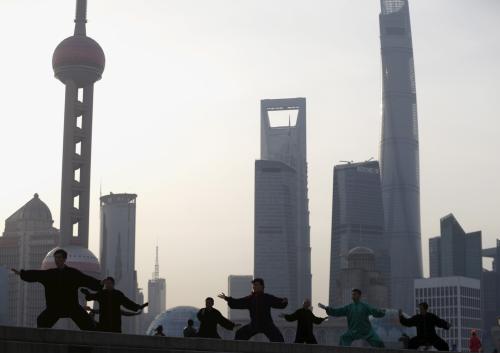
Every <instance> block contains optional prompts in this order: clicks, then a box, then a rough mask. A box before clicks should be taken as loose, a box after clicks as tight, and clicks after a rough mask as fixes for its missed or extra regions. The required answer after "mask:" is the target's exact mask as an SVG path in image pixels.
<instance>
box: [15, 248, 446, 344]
mask: <svg viewBox="0 0 500 353" xmlns="http://www.w3.org/2000/svg"><path fill="white" fill-rule="evenodd" d="M67 256H68V254H67V253H66V251H64V250H63V249H58V250H57V251H56V252H55V253H54V261H55V264H56V267H55V268H53V269H48V270H28V271H25V270H21V271H18V270H16V269H12V271H13V272H14V273H15V274H16V275H19V276H20V277H21V279H22V280H24V281H27V282H39V283H41V284H42V285H43V286H44V288H45V300H46V309H45V310H44V311H42V313H41V314H40V315H39V316H38V319H37V326H38V327H41V328H49V327H52V326H54V325H55V323H56V322H57V321H58V320H59V319H60V318H70V319H72V320H73V321H74V322H75V323H76V325H77V326H78V327H79V328H80V329H81V330H98V331H104V332H121V316H122V315H123V316H130V315H137V314H140V312H141V310H142V309H143V308H144V307H146V306H147V305H148V303H145V304H142V305H139V304H137V303H134V302H133V301H132V300H130V299H128V298H127V297H126V296H125V295H124V294H123V293H122V292H121V291H119V290H117V289H115V288H114V285H115V283H114V280H113V278H112V277H107V278H105V279H104V280H102V281H99V280H97V279H95V278H93V277H90V276H87V275H85V274H83V273H82V272H80V271H79V270H77V269H75V268H72V267H69V266H67V265H66V259H67ZM80 288H81V290H80V291H81V292H82V293H83V294H84V295H85V298H86V300H89V301H92V300H93V301H97V302H98V303H99V309H98V310H93V309H90V308H88V307H87V308H86V309H87V310H86V309H84V308H83V307H82V306H81V305H80V303H79V302H78V290H79V289H80ZM87 288H88V289H91V290H92V291H93V292H90V291H89V290H88V289H87ZM264 288H265V286H264V280H263V279H262V278H255V279H254V280H253V281H252V289H253V290H252V292H251V293H250V295H248V296H246V297H243V298H232V297H228V296H226V295H225V294H224V293H221V294H220V295H219V296H218V297H219V298H221V299H223V300H225V301H226V302H227V304H228V306H229V307H230V308H231V309H246V310H248V311H249V313H250V323H249V324H247V325H244V326H241V327H239V328H238V330H237V331H236V334H235V339H236V340H248V339H250V338H251V337H253V336H255V335H256V334H259V333H261V334H264V335H265V336H266V337H267V338H268V339H269V340H270V341H271V342H284V339H283V335H282V334H281V332H280V330H279V329H278V327H276V325H275V324H274V322H273V318H272V316H271V309H284V308H286V307H287V305H288V299H287V298H278V297H275V296H274V295H271V294H268V293H265V291H264ZM122 306H123V307H124V308H126V309H128V310H131V311H124V310H122V308H121V307H122ZM318 307H319V308H321V309H324V310H325V312H326V314H327V315H329V316H333V317H343V316H345V317H346V318H347V326H348V330H347V332H345V333H344V334H343V335H342V336H341V337H340V342H339V344H340V345H341V346H350V345H351V344H352V342H353V341H355V340H365V341H367V342H368V343H369V344H370V345H371V346H373V347H384V343H383V342H382V340H381V339H380V338H379V336H378V335H377V333H376V332H375V331H374V330H373V328H372V326H371V323H370V320H369V317H370V316H373V317H376V318H379V317H383V316H385V310H384V309H376V308H373V307H371V306H370V305H368V304H367V303H364V302H362V301H361V291H360V290H359V289H353V290H352V303H351V304H349V305H346V306H344V307H341V308H332V307H329V306H326V305H323V304H321V303H319V304H318ZM87 311H89V312H90V314H89V313H87ZM419 311H420V313H419V314H417V315H415V316H412V317H410V318H406V317H405V316H404V315H403V313H402V311H401V310H400V311H399V320H400V322H401V324H402V325H403V326H408V327H412V326H415V327H416V328H417V336H415V337H413V338H411V339H410V340H409V342H408V348H409V349H418V348H419V347H420V346H434V347H435V348H436V349H437V350H440V351H449V347H448V344H447V343H446V342H445V341H444V340H443V339H441V338H440V337H439V336H438V335H437V333H436V329H435V328H436V327H440V328H443V329H446V330H448V329H449V328H450V324H449V323H448V322H446V321H444V320H442V319H440V318H439V317H438V316H437V315H435V314H433V313H430V312H428V305H427V303H420V305H419ZM95 314H99V321H98V322H96V321H95V320H94V319H93V316H92V315H95ZM280 316H281V317H283V318H284V319H285V320H287V321H297V332H296V336H295V343H309V344H315V343H317V342H316V338H315V337H314V332H313V326H314V324H321V323H322V322H323V321H325V320H327V317H317V316H315V315H314V314H313V313H312V310H311V301H310V300H309V299H306V300H304V303H303V306H302V308H300V309H298V310H296V311H295V312H294V313H292V314H282V315H280ZM197 317H198V320H199V321H200V328H199V330H198V332H197V333H195V332H193V333H192V336H196V337H204V338H220V336H219V334H218V332H217V326H218V325H220V326H222V327H223V328H225V329H228V330H233V329H234V328H236V327H238V326H240V325H239V324H236V323H234V322H232V321H230V320H228V319H226V318H225V317H224V316H223V315H222V314H221V313H220V311H218V310H217V309H215V308H214V299H213V298H211V297H209V298H206V300H205V307H204V308H203V309H201V310H200V311H199V312H198V314H197ZM157 335H160V336H162V335H164V333H163V331H162V330H161V333H160V332H157Z"/></svg>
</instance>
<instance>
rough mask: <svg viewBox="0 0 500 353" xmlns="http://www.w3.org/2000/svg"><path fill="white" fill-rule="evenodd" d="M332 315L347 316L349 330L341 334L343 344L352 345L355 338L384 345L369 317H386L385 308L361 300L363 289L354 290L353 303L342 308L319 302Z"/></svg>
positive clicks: (374, 344)
mask: <svg viewBox="0 0 500 353" xmlns="http://www.w3.org/2000/svg"><path fill="white" fill-rule="evenodd" d="M318 306H319V307H320V308H322V309H325V311H326V313H327V314H328V315H330V316H346V317H347V328H348V330H347V332H346V333H344V334H343V335H342V336H340V343H339V344H340V345H341V346H347V347H348V346H350V345H351V344H352V342H353V341H355V340H361V339H363V340H366V341H367V342H368V343H369V344H370V346H372V347H381V348H382V347H384V342H382V340H381V339H380V337H379V336H378V335H377V333H376V332H375V331H374V330H373V328H372V325H371V324H370V320H369V317H370V315H371V316H373V317H384V316H385V310H383V309H375V308H372V307H371V306H370V305H368V304H366V303H363V302H362V301H361V291H360V290H359V289H353V290H352V303H351V304H349V305H346V306H344V307H342V308H331V307H329V306H325V305H323V304H321V303H320V304H318Z"/></svg>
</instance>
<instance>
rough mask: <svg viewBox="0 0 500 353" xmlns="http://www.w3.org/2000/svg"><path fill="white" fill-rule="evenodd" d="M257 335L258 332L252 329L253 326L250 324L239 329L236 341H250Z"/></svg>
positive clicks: (235, 337)
mask: <svg viewBox="0 0 500 353" xmlns="http://www.w3.org/2000/svg"><path fill="white" fill-rule="evenodd" d="M257 333H258V332H257V331H256V330H255V329H254V328H253V327H252V325H250V324H248V325H245V326H242V327H241V328H239V329H238V331H236V334H235V336H234V339H235V340H238V341H248V340H249V339H250V338H252V337H253V336H254V335H256V334H257Z"/></svg>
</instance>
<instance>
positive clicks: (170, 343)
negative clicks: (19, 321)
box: [0, 326, 401, 353]
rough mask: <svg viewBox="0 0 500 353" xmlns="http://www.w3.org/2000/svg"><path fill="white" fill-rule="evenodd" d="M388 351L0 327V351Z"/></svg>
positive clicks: (290, 352) (54, 352)
mask: <svg viewBox="0 0 500 353" xmlns="http://www.w3.org/2000/svg"><path fill="white" fill-rule="evenodd" d="M374 351H378V352H384V353H390V352H393V353H395V352H401V351H398V350H390V349H380V350H378V349H374V348H355V347H352V348H351V347H349V348H346V347H333V346H320V345H317V346H312V345H302V344H284V343H261V342H243V341H225V340H212V339H202V338H176V337H151V336H138V335H125V334H115V333H100V332H82V331H65V330H56V329H34V328H22V327H9V326H0V352H1V353H153V352H169V353H205V352H206V353H212V352H217V353H240V352H241V353H257V352H259V353H260V352H262V353H341V352H344V353H345V352H348V353H369V352H371V353H373V352H374Z"/></svg>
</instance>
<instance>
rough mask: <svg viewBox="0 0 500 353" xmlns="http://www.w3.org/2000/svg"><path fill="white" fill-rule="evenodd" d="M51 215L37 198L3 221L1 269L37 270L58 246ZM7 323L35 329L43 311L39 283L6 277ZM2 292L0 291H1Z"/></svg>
mask: <svg viewBox="0 0 500 353" xmlns="http://www.w3.org/2000/svg"><path fill="white" fill-rule="evenodd" d="M53 223H54V221H53V220H52V213H51V212H50V209H49V208H48V207H47V205H46V204H45V203H44V202H43V201H42V200H40V197H39V196H38V194H35V195H34V196H33V198H32V199H31V200H30V201H28V202H27V203H26V204H25V205H24V206H23V207H21V208H20V209H18V210H17V211H16V212H14V213H13V214H12V215H11V216H10V217H9V218H7V220H6V221H5V230H4V233H3V236H2V237H0V266H4V267H5V268H7V269H11V268H16V269H40V268H41V266H42V261H43V259H44V258H45V255H46V254H47V253H48V252H49V251H50V250H51V249H52V248H54V246H55V245H56V244H57V241H58V236H59V231H58V230H57V229H56V228H54V227H53ZM8 277H9V282H8V286H6V287H5V290H7V288H8V300H9V301H8V306H5V307H4V308H3V309H5V310H8V323H9V325H14V326H24V327H36V318H37V316H38V314H40V312H41V311H42V310H43V309H45V296H44V289H43V286H42V285H41V284H40V283H27V282H24V281H20V280H19V277H17V276H15V275H14V274H12V273H10V274H9V276H8ZM1 290H3V288H2V289H1Z"/></svg>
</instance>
